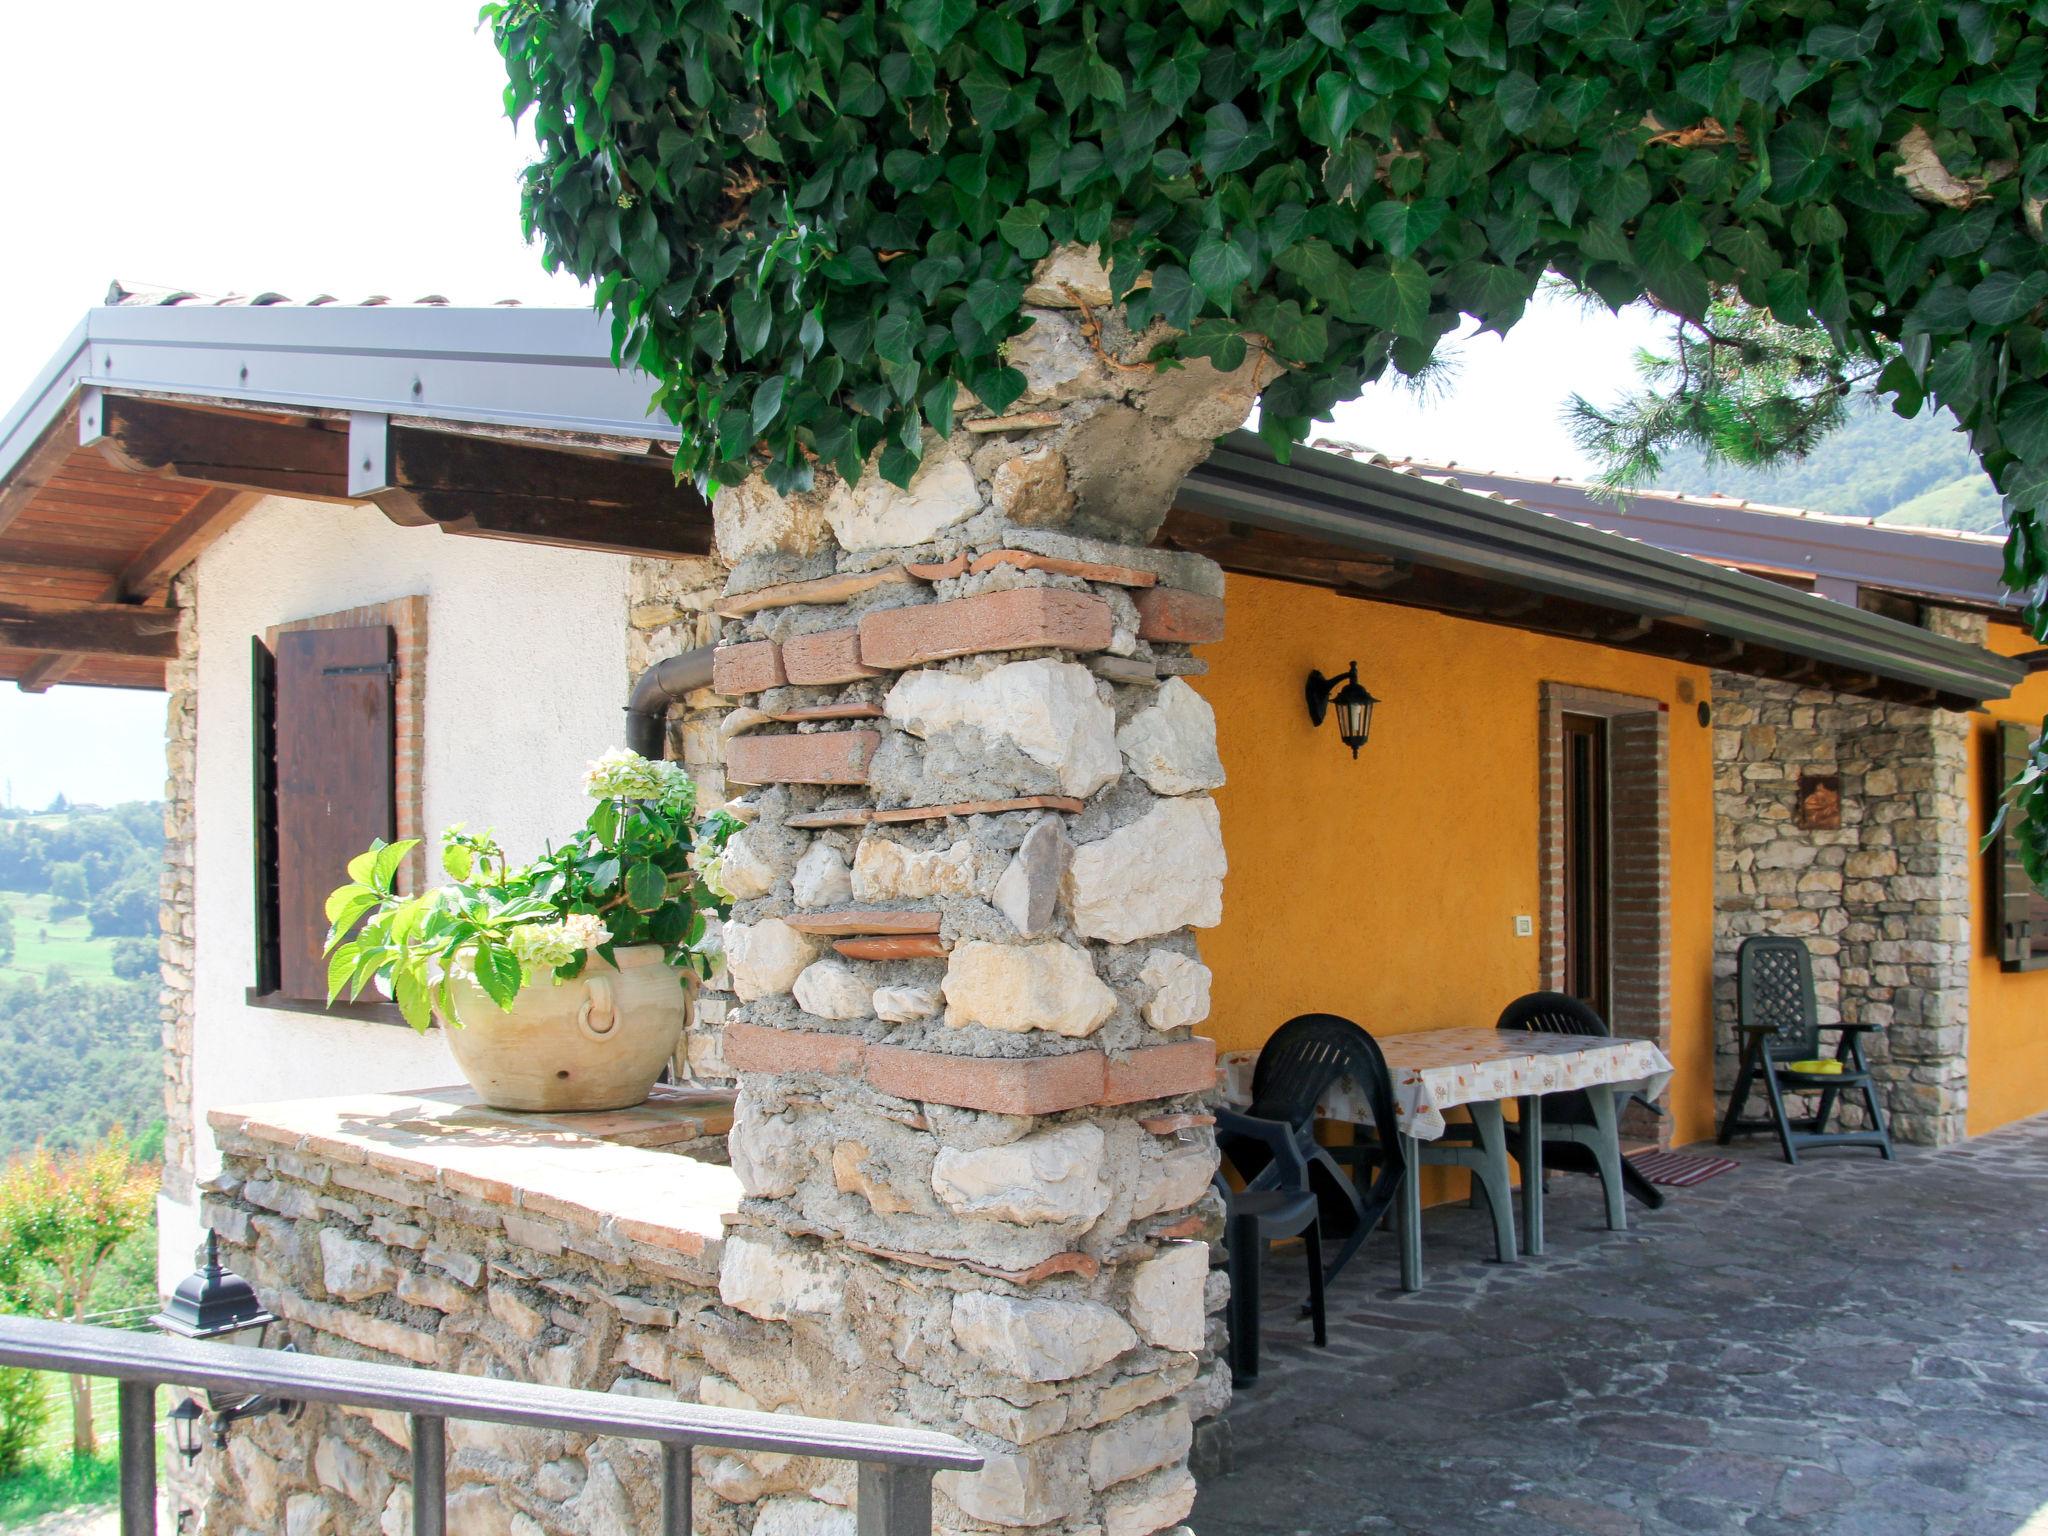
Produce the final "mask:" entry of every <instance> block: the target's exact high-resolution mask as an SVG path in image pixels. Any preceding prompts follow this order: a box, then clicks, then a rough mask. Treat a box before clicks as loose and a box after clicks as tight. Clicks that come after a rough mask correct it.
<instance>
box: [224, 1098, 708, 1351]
mask: <svg viewBox="0 0 2048 1536" xmlns="http://www.w3.org/2000/svg"><path fill="white" fill-rule="evenodd" d="M207 1123H208V1124H209V1125H210V1126H211V1127H212V1129H213V1133H214V1138H215V1140H216V1141H218V1142H219V1144H220V1147H221V1150H222V1152H223V1153H225V1154H227V1155H229V1156H230V1157H234V1156H237V1155H241V1156H255V1157H259V1158H260V1157H266V1156H267V1157H272V1158H275V1157H277V1156H278V1155H279V1154H280V1153H281V1154H284V1155H285V1156H287V1157H288V1158H289V1159H291V1162H292V1166H293V1167H294V1169H295V1170H298V1171H300V1172H302V1171H303V1170H304V1169H305V1168H306V1167H307V1166H309V1165H315V1164H317V1165H325V1166H326V1167H327V1168H328V1169H329V1170H330V1174H329V1176H328V1177H322V1178H321V1179H319V1180H318V1181H317V1183H318V1184H319V1185H322V1186H324V1185H325V1184H326V1183H328V1182H329V1178H330V1177H331V1181H332V1182H333V1183H335V1184H339V1185H341V1186H343V1189H344V1190H347V1189H350V1188H356V1189H360V1190H362V1191H364V1192H375V1193H377V1194H379V1195H382V1196H384V1197H385V1198H390V1199H395V1200H399V1201H400V1203H406V1204H416V1205H421V1206H424V1205H426V1204H427V1203H428V1202H429V1201H430V1200H433V1199H435V1198H438V1197H444V1196H457V1197H461V1198H463V1199H466V1200H468V1201H473V1202H476V1203H477V1204H480V1205H482V1206H486V1207H492V1208H495V1209H496V1210H497V1211H498V1212H499V1213H500V1216H499V1219H500V1220H504V1219H505V1217H506V1216H507V1215H510V1216H512V1217H514V1218H519V1217H524V1218H528V1219H531V1220H533V1221H537V1222H538V1223H541V1224H544V1225H545V1226H548V1227H552V1228H554V1229H556V1230H557V1231H558V1233H560V1234H561V1235H562V1236H564V1237H568V1236H573V1235H575V1234H590V1235H600V1236H602V1237H605V1238H607V1239H610V1240H612V1241H614V1242H616V1243H619V1244H622V1245H627V1246H637V1247H646V1248H653V1249H658V1250H661V1251H662V1253H663V1254H665V1255H667V1256H669V1257H670V1258H671V1259H672V1258H674V1257H675V1256H677V1255H680V1256H682V1257H684V1258H687V1259H691V1260H702V1261H704V1262H706V1263H710V1264H715V1262H716V1259H717V1255H718V1250H719V1243H720V1240H721V1238H722V1235H723V1232H724V1218H725V1216H726V1214H727V1213H728V1212H731V1211H735V1210H737V1209H738V1208H739V1200H740V1186H739V1180H738V1179H737V1178H736V1177H735V1176H734V1174H733V1172H732V1170H731V1169H730V1168H728V1167H725V1166H723V1165H722V1159H723V1156H724V1140H723V1138H724V1136H725V1133H726V1131H727V1130H728V1129H730V1127H731V1125H732V1097H731V1095H729V1094H721V1093H702V1092H684V1091H682V1090H679V1089H660V1088H658V1089H656V1090H655V1097H654V1098H652V1099H650V1100H649V1101H648V1102H647V1103H645V1104H642V1105H640V1106H638V1107H637V1108H634V1109H624V1110H611V1111H605V1112H601V1113H597V1114H581V1115H578V1114H564V1115H540V1114H513V1113H510V1112H509V1111H506V1110H498V1109H491V1108H488V1107H486V1106H485V1105H484V1104H482V1103H481V1102H480V1101H479V1100H478V1099H477V1096H476V1094H475V1092H474V1091H473V1090H471V1089H469V1088H467V1087H459V1088H433V1089H424V1090H421V1091H419V1092H416V1093H404V1094H349V1095H344V1096H340V1097H336V1098H324V1099H289V1100H283V1101H280V1102H277V1103H269V1104H255V1105H244V1106H240V1107H235V1108H225V1109H216V1110H213V1111H211V1112H210V1113H209V1114H208V1115H207ZM692 1150H694V1152H695V1153H696V1154H697V1155H690V1153H691V1151H692ZM714 1157H715V1158H718V1159H720V1161H712V1160H711V1159H712V1158H714ZM260 1182H261V1181H250V1182H245V1183H244V1184H243V1185H242V1186H241V1191H242V1194H243V1196H244V1198H245V1199H246V1200H247V1201H248V1202H249V1203H250V1204H253V1205H256V1206H259V1207H266V1201H265V1199H264V1198H263V1196H264V1191H263V1190H262V1189H256V1188H252V1187H251V1185H252V1183H260ZM300 1182H302V1183H304V1182H308V1181H307V1180H305V1179H303V1178H301V1179H300ZM272 1204H273V1205H274V1204H275V1202H272ZM266 1208H267V1207H266ZM210 1214H211V1213H210ZM284 1214H299V1213H296V1212H284ZM693 1267H694V1266H693ZM326 1331H333V1330H331V1329H330V1330H326ZM358 1342H367V1341H362V1340H359V1341H358ZM373 1347H376V1346H373ZM391 1352H392V1353H404V1351H397V1350H395V1351H391Z"/></svg>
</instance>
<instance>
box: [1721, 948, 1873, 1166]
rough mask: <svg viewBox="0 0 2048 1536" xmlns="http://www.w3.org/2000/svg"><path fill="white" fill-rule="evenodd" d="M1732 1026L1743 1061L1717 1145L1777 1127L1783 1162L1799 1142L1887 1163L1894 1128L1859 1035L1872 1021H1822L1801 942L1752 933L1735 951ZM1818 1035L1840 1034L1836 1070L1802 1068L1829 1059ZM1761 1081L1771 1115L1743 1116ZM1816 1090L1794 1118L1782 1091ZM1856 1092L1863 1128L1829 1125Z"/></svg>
mask: <svg viewBox="0 0 2048 1536" xmlns="http://www.w3.org/2000/svg"><path fill="white" fill-rule="evenodd" d="M1735 995H1736V1026H1735V1027H1736V1028H1737V1030H1739V1031H1740V1033H1741V1042H1742V1043H1741V1049H1742V1066H1741V1068H1740V1069H1739V1070H1738V1071H1737V1072H1736V1074H1735V1087H1734V1090H1733V1091H1732V1092H1731V1093H1730V1094H1729V1095H1728V1113H1727V1114H1726V1115H1725V1116H1723V1117H1722V1120H1721V1136H1720V1141H1721V1145H1723V1146H1726V1145H1727V1144H1728V1139H1729V1137H1731V1136H1733V1135H1734V1134H1735V1133H1736V1132H1737V1131H1745V1132H1748V1131H1776V1132H1777V1133H1778V1145H1779V1146H1780V1147H1781V1148H1783V1150H1784V1153H1785V1161H1786V1162H1788V1163H1797V1162H1798V1161H1799V1149H1800V1148H1801V1147H1875V1148H1877V1149H1878V1151H1879V1152H1881V1153H1882V1154H1883V1155H1884V1157H1885V1159H1886V1160H1887V1161H1889V1160H1890V1159H1891V1158H1892V1156H1893V1153H1892V1138H1891V1132H1890V1131H1888V1130H1887V1129H1886V1128H1885V1123H1884V1109H1883V1107H1882V1106H1881V1105H1879V1103H1878V1101H1877V1084H1876V1081H1875V1080H1874V1079H1873V1078H1872V1077H1871V1075H1870V1066H1869V1063H1868V1062H1866V1061H1865V1060H1864V1059H1863V1036H1864V1035H1865V1034H1866V1033H1868V1032H1869V1031H1870V1030H1873V1029H1876V1028H1877V1027H1878V1026H1877V1025H1875V1024H1823V1023H1821V1022H1820V1012H1819V1008H1818V1005H1817V1004H1816V1003H1815V1001H1814V993H1813V959H1812V957H1811V956H1810V955H1809V954H1808V953H1807V950H1806V945H1805V943H1804V942H1803V941H1802V940H1799V939H1795V938H1790V937H1781V936H1777V935H1773V934H1755V935H1752V936H1751V937H1749V938H1746V939H1744V940H1743V941H1742V947H1741V948H1740V949H1738V950H1737V951H1736V952H1735ZM1823 1032H1826V1033H1833V1034H1838V1035H1839V1036H1840V1039H1839V1041H1838V1042H1837V1044H1836V1046H1835V1054H1834V1056H1833V1058H1832V1059H1833V1060H1834V1061H1836V1062H1839V1063H1840V1070H1839V1071H1835V1072H1816V1071H1812V1070H1810V1069H1807V1070H1802V1069H1801V1068H1802V1066H1803V1064H1804V1063H1807V1062H1811V1061H1821V1060H1827V1059H1829V1058H1826V1057H1823V1056H1822V1054H1821V1041H1820V1037H1821V1035H1822V1033H1823ZM1759 1081H1760V1082H1762V1084H1763V1086H1764V1094H1765V1097H1766V1099H1767V1100H1768V1101H1769V1106H1770V1114H1769V1115H1767V1116H1750V1117H1748V1118H1744V1116H1743V1113H1742V1111H1743V1109H1744V1108H1745V1107H1746V1106H1747V1104H1748V1102H1749V1095H1750V1090H1751V1089H1752V1088H1754V1087H1755V1086H1756V1085H1757V1083H1758V1082H1759ZM1788 1092H1789V1093H1818V1094H1819V1095H1820V1104H1819V1107H1818V1108H1817V1109H1816V1110H1815V1112H1814V1114H1813V1115H1812V1117H1811V1118H1809V1119H1804V1120H1794V1119H1793V1118H1792V1115H1791V1111H1790V1110H1788V1109H1787V1108H1786V1106H1785V1095H1786V1094H1787V1093H1788ZM1852 1092H1853V1093H1860V1094H1861V1095H1862V1096H1863V1104H1864V1108H1865V1110H1866V1111H1867V1112H1868V1113H1869V1115H1870V1124H1871V1129H1870V1130H1867V1131H1831V1130H1829V1129H1828V1128H1827V1126H1828V1120H1829V1118H1830V1117H1831V1116H1832V1115H1833V1114H1834V1112H1835V1106H1836V1105H1837V1104H1838V1103H1839V1102H1840V1101H1841V1098H1842V1096H1843V1095H1844V1094H1846V1093H1852Z"/></svg>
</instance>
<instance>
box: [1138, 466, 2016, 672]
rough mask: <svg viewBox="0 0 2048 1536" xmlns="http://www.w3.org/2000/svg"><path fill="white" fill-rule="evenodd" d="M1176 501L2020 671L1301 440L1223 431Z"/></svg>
mask: <svg viewBox="0 0 2048 1536" xmlns="http://www.w3.org/2000/svg"><path fill="white" fill-rule="evenodd" d="M1177 504H1178V505H1180V506H1183V507H1186V508H1188V509H1189V510H1190V511H1195V512H1203V513H1207V514H1209V515H1211V516H1216V517H1223V518H1228V519H1231V520H1233V521H1237V522H1243V523H1249V524H1251V525H1253V526H1255V527H1262V528H1271V529H1278V530H1283V531H1288V532H1293V533H1299V534H1305V535H1307V536H1309V537H1312V538H1315V539H1318V540H1320V541H1322V542H1325V543H1328V544H1330V545H1333V546H1336V547H1339V548H1343V549H1347V550H1352V551H1356V552H1359V553H1363V554H1369V555H1374V556H1379V557H1381V558H1388V559H1399V560H1410V561H1413V562H1415V563H1416V564H1419V565H1428V566H1432V567H1435V568H1437V569H1441V570H1451V571H1460V572H1464V573H1466V574H1469V575H1471V576H1473V577H1475V578H1479V579H1482V580H1486V581H1490V582H1495V583H1506V584H1508V585H1512V586H1515V587H1519V588H1523V589H1525V590H1528V591H1533V592H1541V593H1545V594H1548V595H1550V596H1554V597H1561V598H1569V599H1574V600H1577V601H1580V602H1587V603H1593V604H1597V605H1599V606H1601V607H1605V608H1609V609H1612V610H1615V611H1617V612H1621V613H1627V614H1634V615H1641V616H1644V617H1648V618H1652V619H1663V620H1669V621H1674V622H1679V623H1683V624H1687V625H1689V626H1691V627H1693V628H1697V629H1698V630H1700V631H1701V632H1702V633H1705V634H1710V635H1715V636H1719V637H1722V638H1726V639H1731V640H1741V641H1744V642H1745V643H1753V644H1757V645H1761V646H1767V647H1770V648H1772V649H1776V650H1782V651H1787V652H1790V653H1792V654H1794V655H1798V656H1803V657H1810V658H1811V659H1813V660H1815V661H1819V662H1823V663H1827V664H1831V665H1834V666H1839V667H1842V668H1845V669H1848V670H1852V671H1858V672H1868V673H1874V674H1876V675H1877V676H1879V677H1882V678H1887V679H1891V680H1893V681H1897V682H1902V683H1907V684H1910V685H1912V686H1914V687H1921V688H1928V689H1931V690H1933V691H1935V692H1937V693H1940V694H1944V695H1948V696H1951V697H1959V698H1969V699H1976V700H1984V699H1991V698H2003V697H2004V696H2005V695H2007V694H2008V693H2010V692H2011V691H2012V690H2013V688H2014V687H2016V686H2017V685H2018V684H2019V682H2020V681H2021V680H2022V679H2023V678H2024V677H2025V676H2026V671H2025V668H2024V667H2022V666H2021V665H2020V664H2018V663H2016V662H2014V661H2012V660H2010V659H2008V658H2006V657H2002V656H1995V655H1993V654H1991V653H1990V652H1988V651H1985V650H1981V649H1979V648H1978V647H1976V646H1973V645H1967V644H1964V643H1963V642H1961V641H1958V640H1950V639H1947V638H1945V637H1943V636H1941V635H1936V634H1933V633H1931V632H1930V631H1927V630H1924V629H1920V628H1917V627H1916V626H1913V625H1910V624H1902V623H1899V622H1898V621H1897V620H1894V619H1887V618H1884V617H1883V616H1881V615H1879V614H1874V613H1866V612H1864V611H1863V610H1862V609H1859V608H1852V607H1848V606H1846V605H1844V604H1842V603H1835V602H1830V601H1828V600H1827V599H1825V598H1820V597H1815V596H1812V595H1810V594H1807V593H1803V592H1799V591H1795V590H1793V589H1792V588H1789V587H1786V586H1783V585H1781V584H1780V583H1777V582H1772V581H1766V580H1764V579H1763V578H1761V577H1758V576H1750V575H1747V574H1745V573H1743V572H1741V571H1732V570H1728V569H1726V568H1725V567H1723V566H1719V565H1711V564H1708V563H1706V562H1705V561H1702V560H1699V559H1695V558H1693V557H1691V556H1688V555H1681V554H1672V553H1669V552H1667V551H1665V550H1662V549H1658V548H1656V547H1655V546H1654V545H1650V544H1645V543H1641V542H1638V541H1636V540H1633V539H1627V538H1620V537H1617V536H1615V535H1613V534H1610V533H1605V532H1602V531H1600V530H1597V529H1590V528H1586V527H1582V526H1581V525H1579V524H1577V523H1575V522H1572V521H1571V520H1569V519H1567V518H1562V517H1558V516H1554V515H1551V514H1548V513H1543V512H1535V511H1531V510H1529V509H1528V508H1526V507H1519V506H1515V505H1513V504H1512V503H1509V502H1505V501H1498V500H1494V499H1491V498H1489V497H1484V496H1479V495H1475V494H1473V493H1471V492H1469V491H1464V490H1460V489H1456V488H1453V487H1450V486H1445V485H1440V484H1437V483H1436V482H1434V481H1433V480H1430V479H1427V478H1425V477H1423V476H1420V475H1416V474H1410V473H1403V472H1401V471H1399V470H1393V469H1387V468H1384V467H1381V466H1379V465H1374V464H1365V463H1360V462H1358V461H1356V460H1354V459H1349V458H1346V457H1344V456H1342V455H1340V454H1333V453H1327V452H1323V451H1321V450H1318V449H1309V448H1297V449H1295V451H1294V453H1293V455H1292V462H1290V463H1288V464H1285V465H1282V464H1280V463H1278V462H1277V461H1276V460H1275V459H1274V457H1273V455H1272V452H1271V450H1269V449H1268V448H1267V447H1266V445H1265V444H1264V443H1263V442H1261V441H1260V440H1259V439H1258V438H1256V437H1254V436H1252V435H1251V434H1250V433H1245V432H1238V433H1233V434H1232V435H1231V436H1229V437H1227V438H1225V439H1224V440H1223V442H1222V443H1221V444H1219V445H1218V447H1217V449H1216V452H1215V453H1214V454H1213V455H1211V456H1210V458H1209V459H1208V460H1207V461H1206V462H1205V463H1203V464H1202V465H1201V466H1199V467H1198V468H1197V469H1196V470H1195V471H1194V473H1193V474H1191V475H1189V476H1188V478H1187V480H1186V481H1185V482H1184V483H1183V485H1182V487H1181V491H1180V495H1179V497H1178V498H1177Z"/></svg>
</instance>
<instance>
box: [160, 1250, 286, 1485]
mask: <svg viewBox="0 0 2048 1536" xmlns="http://www.w3.org/2000/svg"><path fill="white" fill-rule="evenodd" d="M150 1321H151V1322H152V1323H154V1324H155V1325H156V1326H157V1327H158V1328H159V1329H161V1330H162V1331H163V1332H165V1333H168V1334H171V1335H173V1336H175V1337H177V1338H181V1339H192V1340H195V1341H198V1342H201V1343H213V1344H228V1345H236V1346H240V1347H242V1348H246V1349H260V1348H261V1347H262V1346H263V1342H264V1339H265V1336H266V1335H267V1334H268V1333H269V1331H270V1325H271V1324H272V1323H274V1322H276V1321H277V1319H276V1317H274V1316H273V1315H272V1314H271V1312H270V1311H269V1309H268V1308H266V1307H265V1306H264V1305H263V1303H262V1302H261V1301H259V1300H258V1299H257V1296H256V1288H255V1287H254V1286H253V1285H251V1284H250V1283H249V1282H248V1281H246V1280H244V1279H243V1278H242V1277H241V1276H240V1275H238V1274H236V1273H235V1272H234V1271H233V1270H231V1269H227V1268H224V1267H223V1266H222V1264H221V1262H220V1238H219V1236H218V1235H217V1234H216V1233H213V1232H208V1233H207V1234H206V1262H205V1263H204V1264H202V1265H200V1267H199V1268H198V1269H196V1270H194V1271H193V1272H192V1273H191V1274H189V1275H187V1276H186V1277H185V1278H184V1279H183V1280H180V1281H179V1282H178V1288H177V1289H176V1290H175V1291H173V1292H171V1299H170V1300H169V1301H167V1302H165V1303H164V1309H163V1311H161V1312H159V1313H158V1314H157V1315H156V1316H155V1317H153V1318H151V1319H150ZM284 1348H285V1349H287V1350H289V1349H290V1348H291V1345H289V1344H286V1345H285V1346H284ZM300 1406H301V1405H300V1404H298V1403H294V1402H289V1401H287V1400H285V1399H283V1398H277V1397H269V1396H266V1395H260V1394H259V1395H258V1396H255V1397H232V1396H230V1397H228V1398H226V1399H225V1400H222V1399H221V1398H219V1397H217V1396H216V1395H215V1394H214V1393H212V1392H208V1393H207V1394H206V1407H205V1408H201V1407H200V1406H199V1404H198V1403H196V1402H194V1401H193V1400H192V1399H191V1398H189V1397H188V1398H186V1399H185V1400H184V1401H183V1402H181V1403H179V1404H178V1406H177V1407H175V1408H173V1409H172V1410H171V1413H170V1419H171V1432H172V1435H173V1437H174V1439H175V1441H176V1443H177V1447H178V1452H179V1454H180V1455H182V1456H183V1457H184V1458H185V1459H186V1460H187V1461H190V1460H192V1459H193V1458H194V1457H196V1456H197V1455H198V1454H199V1452H200V1450H201V1449H202V1448H203V1447H202V1444H201V1422H202V1420H206V1421H210V1422H211V1423H212V1425H213V1443H214V1444H215V1445H216V1446H219V1445H223V1444H225V1443H226V1440H227V1429H228V1426H229V1425H230V1424H234V1423H238V1422H240V1421H241V1420H243V1419H254V1418H260V1417H262V1416H263V1415H264V1414H269V1413H282V1414H284V1415H286V1416H287V1417H295V1416H296V1415H297V1414H298V1411H299V1408H300Z"/></svg>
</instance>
